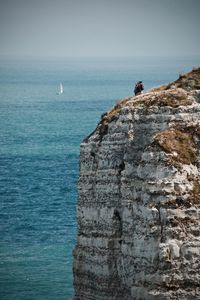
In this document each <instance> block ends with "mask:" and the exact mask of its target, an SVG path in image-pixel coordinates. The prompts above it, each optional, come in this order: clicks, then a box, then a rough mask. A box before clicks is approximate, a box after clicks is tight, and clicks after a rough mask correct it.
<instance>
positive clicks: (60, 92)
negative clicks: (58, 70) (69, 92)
mask: <svg viewBox="0 0 200 300" xmlns="http://www.w3.org/2000/svg"><path fill="white" fill-rule="evenodd" d="M63 92H64V89H63V85H62V83H60V88H59V95H60V94H62V93H63Z"/></svg>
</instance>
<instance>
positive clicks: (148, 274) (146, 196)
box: [73, 69, 200, 300]
mask: <svg viewBox="0 0 200 300" xmlns="http://www.w3.org/2000/svg"><path fill="white" fill-rule="evenodd" d="M187 78H188V81H187ZM192 78H193V79H192ZM183 79H184V80H183ZM181 80H183V82H184V86H181V83H180V82H179V81H181ZM198 80H199V81H200V69H195V70H193V71H192V72H190V73H188V74H186V75H183V76H182V78H179V81H178V80H177V81H176V82H175V83H173V84H169V85H168V86H165V87H161V88H158V89H154V90H153V91H151V92H148V93H145V94H143V95H139V96H137V97H131V98H127V99H124V100H123V101H121V102H120V103H118V104H117V105H116V106H115V107H114V108H113V109H112V110H111V111H110V112H108V113H107V114H104V115H103V116H102V120H101V122H100V123H99V124H98V126H97V128H96V130H95V131H94V132H93V133H92V134H91V136H89V137H88V138H87V139H85V140H84V141H83V142H82V144H81V153H80V176H79V182H78V191H79V199H78V208H77V218H78V237H77V245H76V248H75V250H74V270H73V271H74V287H75V299H76V300H78V299H79V300H82V299H83V300H87V299H94V300H111V299H118V300H121V299H127V300H129V299H150V300H154V299H155V300H157V299H159V300H161V299H162V300H165V299H166V300H167V299H182V300H184V299H185V300H186V299H187V300H188V299H200V290H199V285H200V259H199V258H200V236H199V233H200V229H199V225H200V218H199V216H200V211H199V207H200V180H199V179H200V152H199V150H200V104H199V103H198V101H199V99H200V96H199V95H200V91H199V88H200V86H198ZM177 82H178V83H177ZM181 82H182V81H181ZM191 83H192V87H191ZM178 84H179V86H177V85H178Z"/></svg>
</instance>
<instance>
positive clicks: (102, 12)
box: [0, 0, 200, 58]
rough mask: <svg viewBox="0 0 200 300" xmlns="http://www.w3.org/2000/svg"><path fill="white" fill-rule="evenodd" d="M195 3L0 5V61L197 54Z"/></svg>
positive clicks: (123, 0) (45, 1) (124, 0)
mask: <svg viewBox="0 0 200 300" xmlns="http://www.w3.org/2000/svg"><path fill="white" fill-rule="evenodd" d="M199 12H200V0H137V1H136V0H0V56H15V57H24V56H27V57H29V56H30V57H61V58H62V57H99V56H100V57H101V56H102V57H110V56H112V57H118V56H121V57H126V56H127V57H129V56H195V55H200V53H199V52H200V51H199V49H200V38H199V28H200V18H199Z"/></svg>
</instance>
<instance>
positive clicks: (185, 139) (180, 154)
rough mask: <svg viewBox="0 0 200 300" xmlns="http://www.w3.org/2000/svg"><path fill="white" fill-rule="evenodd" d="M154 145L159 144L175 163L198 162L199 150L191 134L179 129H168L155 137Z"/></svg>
mask: <svg viewBox="0 0 200 300" xmlns="http://www.w3.org/2000/svg"><path fill="white" fill-rule="evenodd" d="M154 143H156V144H158V145H159V146H160V147H161V148H162V149H163V150H164V151H165V152H166V153H169V154H171V160H172V161H173V162H179V163H184V164H190V163H194V164H195V163H196V162H197V157H198V149H197V148H196V146H195V143H194V141H193V138H192V135H191V134H189V133H185V132H182V131H180V130H177V129H167V130H165V131H162V132H160V133H158V134H157V135H156V136H155V138H154Z"/></svg>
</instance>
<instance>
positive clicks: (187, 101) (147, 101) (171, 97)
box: [85, 67, 200, 141]
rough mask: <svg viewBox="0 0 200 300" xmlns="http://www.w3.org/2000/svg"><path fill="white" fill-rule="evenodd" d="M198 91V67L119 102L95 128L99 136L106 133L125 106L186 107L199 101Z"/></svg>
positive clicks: (199, 75)
mask: <svg viewBox="0 0 200 300" xmlns="http://www.w3.org/2000/svg"><path fill="white" fill-rule="evenodd" d="M198 91H200V67H198V68H193V69H192V71H191V72H188V73H185V74H181V75H179V78H178V79H177V80H176V81H174V82H171V83H169V84H167V85H162V86H160V87H156V88H153V89H152V90H150V91H149V92H146V93H143V94H141V95H138V96H132V97H128V98H125V99H123V100H120V101H119V102H118V103H117V104H116V105H115V106H114V107H113V108H112V109H111V110H110V111H108V112H106V113H104V114H103V115H102V117H101V121H100V123H99V124H98V127H97V128H99V134H100V135H104V134H105V133H106V132H107V126H108V124H109V123H110V122H112V121H113V120H115V119H117V118H118V116H119V113H120V111H121V110H122V108H124V107H125V106H129V107H133V108H134V107H138V106H144V107H145V108H146V109H148V108H150V107H152V106H157V107H162V106H170V107H172V108H178V107H180V106H188V105H192V104H193V103H194V102H195V101H197V100H199V99H198V97H199V96H197V97H196V93H197V94H199V92H198ZM193 96H194V97H193ZM147 113H148V111H147ZM92 134H93V133H92ZM92 134H91V135H92ZM91 135H90V136H91ZM90 136H89V137H90ZM89 137H88V138H89ZM88 138H87V139H88ZM87 139H86V140H87ZM86 140H85V141H86Z"/></svg>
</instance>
